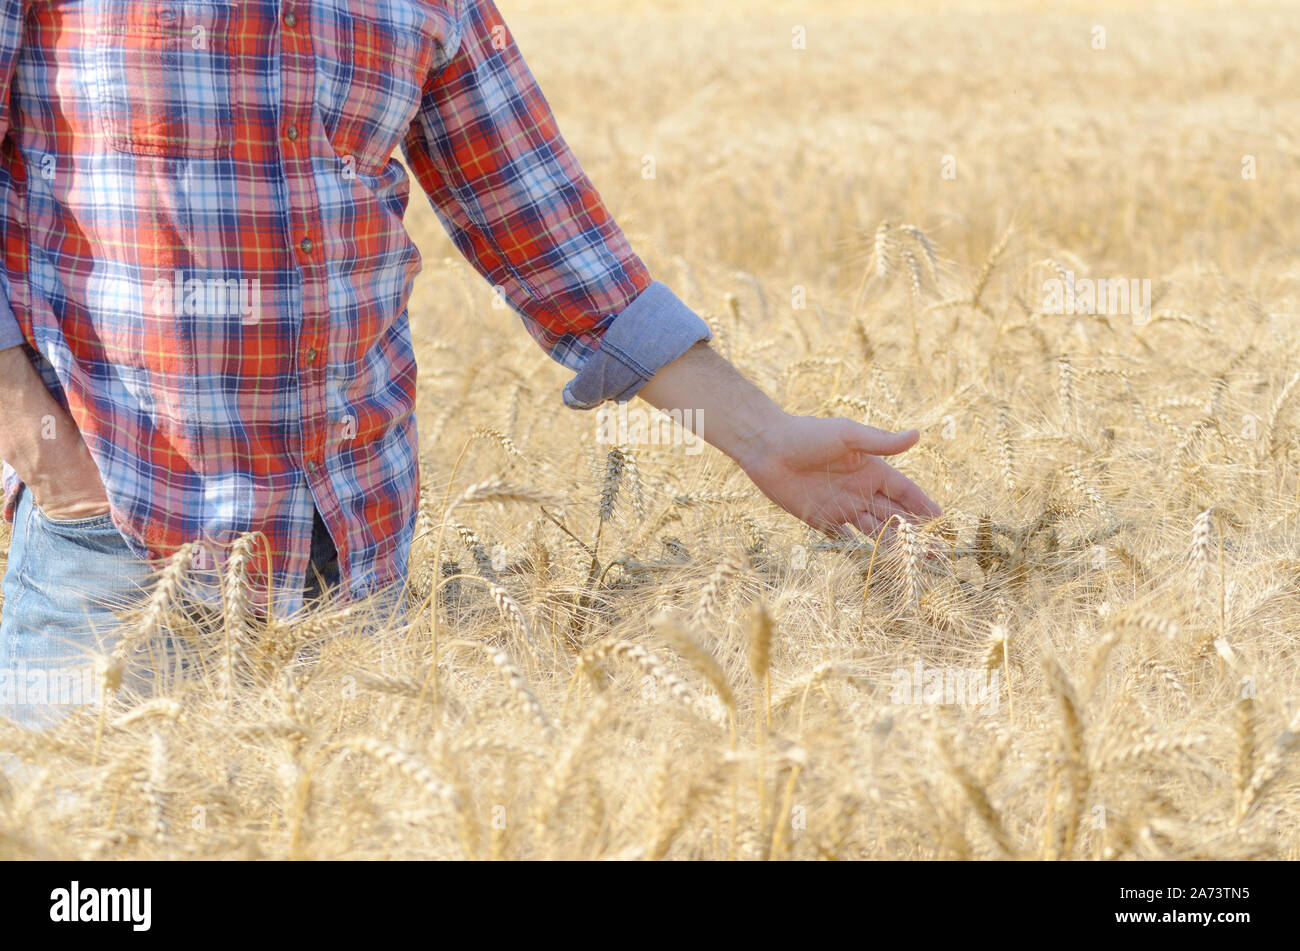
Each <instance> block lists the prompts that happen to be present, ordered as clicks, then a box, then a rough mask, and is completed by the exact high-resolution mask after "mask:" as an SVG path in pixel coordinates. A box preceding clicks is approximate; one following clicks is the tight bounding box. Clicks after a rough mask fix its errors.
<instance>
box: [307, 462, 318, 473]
mask: <svg viewBox="0 0 1300 951" xmlns="http://www.w3.org/2000/svg"><path fill="white" fill-rule="evenodd" d="M307 471H308V472H315V471H316V460H315V459H308V460H307Z"/></svg>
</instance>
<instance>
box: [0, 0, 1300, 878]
mask: <svg viewBox="0 0 1300 951" xmlns="http://www.w3.org/2000/svg"><path fill="white" fill-rule="evenodd" d="M500 6H501V8H502V10H503V12H504V14H505V16H506V19H507V22H508V23H509V24H510V25H511V27H512V29H513V31H514V33H515V36H516V38H517V40H518V42H519V44H520V45H521V47H522V49H523V51H524V54H525V57H526V58H527V59H528V61H529V63H530V65H531V66H532V68H533V71H534V73H535V74H536V76H537V77H538V79H539V81H540V83H541V86H542V88H543V90H544V91H545V92H546V95H547V97H548V99H549V101H550V102H551V104H552V106H553V108H554V110H555V112H556V114H557V117H558V119H559V123H560V127H561V129H562V130H563V132H564V133H565V135H566V137H567V139H568V140H569V142H570V143H571V144H572V146H573V147H574V149H575V150H576V152H577V154H578V155H579V157H580V159H581V161H582V164H583V167H584V169H585V170H586V171H587V173H588V174H589V175H590V176H591V178H592V179H593V181H594V182H595V183H596V185H597V187H598V188H599V189H600V191H601V193H602V195H603V197H604V198H605V199H606V201H607V203H608V204H609V206H610V208H611V210H612V211H613V212H614V214H615V217H616V218H617V219H618V220H619V221H620V223H621V224H622V225H623V227H624V230H625V231H626V232H627V233H628V235H629V237H630V238H631V240H632V243H633V245H634V247H635V248H636V249H637V250H638V251H639V252H640V253H641V254H642V256H643V257H644V258H645V260H646V261H647V263H648V264H649V266H650V268H651V270H652V272H653V273H654V274H655V275H656V276H657V277H658V278H660V279H661V280H664V281H666V282H667V283H669V284H670V285H672V286H673V287H674V288H675V289H676V290H677V291H678V292H679V293H680V294H681V295H682V296H683V297H684V298H685V299H686V300H687V302H688V303H690V304H691V305H692V306H694V307H695V308H696V309H697V310H698V311H699V312H700V313H701V314H702V315H704V316H706V318H707V319H708V320H709V321H710V323H711V324H712V325H713V326H714V328H715V332H716V340H715V345H716V346H717V347H718V348H719V349H720V350H721V352H723V353H724V354H726V355H728V356H729V357H730V358H731V359H732V360H733V361H734V362H736V363H737V365H739V366H740V367H741V368H742V370H744V371H745V372H746V373H747V374H749V375H750V376H752V377H753V378H754V379H755V380H756V381H757V382H759V383H760V385H762V386H763V387H764V388H765V389H766V390H767V391H768V392H769V393H771V394H772V395H773V396H775V397H776V398H777V399H779V400H781V401H782V402H783V403H784V405H785V406H786V407H787V409H789V410H790V411H792V412H798V413H806V414H820V415H843V416H851V417H854V418H857V419H860V420H863V421H866V422H869V423H872V424H873V425H877V426H882V427H886V428H896V429H905V428H909V427H912V426H915V427H917V428H920V429H921V430H922V433H923V436H922V443H921V445H920V446H919V447H918V448H916V449H915V450H913V451H911V452H909V453H908V454H907V455H905V456H903V457H901V460H900V461H899V463H898V464H899V466H900V467H901V468H902V469H903V470H904V471H905V472H906V473H907V474H908V475H909V476H911V477H912V478H913V479H915V480H916V481H917V482H919V483H920V484H921V485H922V486H923V487H925V488H926V489H927V490H928V491H929V492H930V494H931V495H932V496H933V497H934V498H935V499H936V500H937V501H939V503H940V504H941V505H942V506H943V507H944V508H945V511H946V515H945V517H944V519H943V520H942V521H941V522H940V523H938V524H935V525H932V526H929V527H928V528H927V529H926V530H925V531H924V532H917V533H911V534H905V535H904V537H903V539H902V542H901V543H900V544H898V545H895V546H891V547H884V546H882V547H881V548H880V549H879V550H876V549H875V548H874V546H873V545H872V544H871V540H870V539H862V540H861V541H860V543H859V544H854V545H840V546H832V545H830V544H829V543H827V542H826V541H825V540H820V539H818V538H817V537H815V536H813V535H812V534H810V533H809V532H808V531H806V530H805V529H804V528H803V527H802V526H801V525H799V524H798V523H797V522H795V521H794V520H793V519H791V518H790V517H788V516H786V515H784V514H783V513H781V512H780V511H778V510H776V509H775V508H774V507H773V506H771V505H770V504H769V503H767V502H766V500H764V499H763V498H762V497H761V496H760V495H759V493H758V492H757V490H755V489H754V488H753V487H752V486H751V485H750V484H749V483H748V481H747V480H746V479H745V478H744V476H743V475H742V474H741V473H740V472H739V471H738V470H737V469H736V468H735V467H734V466H733V465H732V464H731V463H730V462H729V461H728V460H727V459H725V458H724V457H722V456H720V455H719V454H717V453H715V452H713V451H712V450H708V449H706V450H705V451H704V452H702V453H700V454H698V455H696V454H690V453H687V452H685V451H684V447H683V446H682V445H680V444H678V445H667V446H653V445H630V446H625V447H622V448H621V450H620V452H619V453H618V454H616V455H614V457H613V458H611V453H610V449H611V447H610V446H608V445H604V444H601V443H599V442H598V441H597V420H596V416H595V414H593V413H585V414H584V413H576V412H574V411H570V410H567V409H565V408H564V407H563V406H562V405H561V403H560V400H559V391H560V388H561V387H562V386H563V384H564V383H565V382H566V380H567V379H568V377H569V375H570V374H568V373H567V372H565V371H563V370H562V369H561V368H559V367H557V366H555V365H553V364H551V363H550V362H549V361H547V360H546V358H545V357H544V356H543V355H542V354H541V353H540V351H538V350H537V349H536V347H535V345H534V344H533V343H532V341H531V340H530V339H529V338H528V336H527V334H526V333H525V332H524V331H523V330H522V328H521V327H520V325H519V322H518V320H517V318H515V317H514V316H513V315H512V314H510V313H509V312H507V311H505V310H502V309H499V308H497V307H494V306H493V300H492V294H491V289H490V288H489V287H488V286H487V285H486V284H485V282H483V281H482V280H481V279H480V278H479V277H478V276H477V275H476V274H474V273H473V272H472V271H471V270H470V269H469V267H468V265H466V264H465V263H464V262H463V261H462V260H461V259H460V258H459V256H458V255H457V254H456V252H455V250H454V248H453V247H452V246H451V244H450V243H449V242H448V241H447V239H446V238H445V236H444V235H443V233H442V230H441V228H440V227H439V225H438V223H437V221H436V219H435V218H434V216H433V214H432V212H431V211H430V209H429V207H428V205H427V202H426V201H425V199H424V198H423V196H422V195H420V194H419V192H418V188H413V194H412V199H411V210H410V212H409V217H408V220H409V223H410V227H411V228H412V230H413V232H414V234H415V235H416V236H417V238H418V241H419V244H420V247H421V250H422V252H423V255H424V261H425V269H424V272H423V273H422V275H421V276H420V278H419V281H418V283H417V287H416V291H415V294H414V297H413V302H412V306H411V318H412V324H413V328H414V332H415V337H416V340H417V349H418V354H419V357H420V366H421V374H422V376H421V384H420V386H421V390H420V399H421V407H420V426H421V439H422V450H423V455H424V462H423V476H424V486H425V498H424V501H423V504H422V513H421V519H422V522H421V525H422V535H421V537H420V539H419V540H418V541H417V544H416V550H415V551H414V553H413V558H414V564H415V569H414V574H413V591H412V596H411V597H412V603H413V604H414V605H416V606H417V610H420V607H419V606H420V605H423V604H427V602H428V599H429V598H430V595H431V592H432V590H433V585H434V582H435V580H436V579H445V583H444V584H443V586H442V588H441V596H440V597H439V610H438V623H437V626H438V630H437V633H436V637H435V636H434V632H432V631H431V629H430V628H431V625H430V612H429V611H428V610H427V608H426V609H423V610H420V613H419V618H420V620H419V622H418V624H417V626H416V628H415V629H414V631H413V632H411V633H410V634H400V635H399V634H388V635H380V636H362V635H360V634H359V633H357V632H356V630H355V628H356V622H357V617H356V615H355V613H349V611H348V609H346V608H341V609H337V610H333V611H327V612H324V613H322V614H321V615H319V616H317V617H315V618H312V619H309V620H307V621H305V622H301V623H288V622H281V623H277V624H275V625H273V626H272V627H271V628H270V629H264V630H252V629H250V628H249V627H248V622H247V621H246V620H244V619H243V618H242V617H235V618H234V619H230V618H228V619H227V621H226V624H225V629H224V630H223V631H222V632H219V636H217V637H216V638H215V639H214V640H213V642H212V645H211V650H210V657H211V676H204V677H201V678H199V679H198V680H197V681H190V682H186V683H182V684H168V685H164V692H165V694H166V697H165V698H164V699H158V700H154V701H151V702H149V703H147V704H145V705H143V706H140V705H138V704H133V703H132V702H130V701H129V700H128V699H126V698H117V699H114V700H113V701H112V702H111V703H110V704H109V706H108V707H107V708H106V709H105V710H104V711H103V712H102V713H101V711H98V710H88V711H85V712H83V713H79V714H77V715H75V716H73V717H72V718H70V719H69V720H68V721H67V722H66V723H65V724H64V726H63V727H61V728H60V729H59V730H57V731H55V732H53V733H51V734H49V735H47V736H35V735H29V734H26V733H23V732H22V731H18V730H16V729H9V730H8V731H7V732H4V733H3V735H2V736H0V743H3V744H4V749H5V750H7V751H9V752H11V753H12V754H15V755H16V756H17V757H18V758H20V759H21V760H23V761H24V763H25V767H24V769H23V770H22V771H21V772H20V773H15V774H14V775H13V776H11V778H10V779H9V780H8V781H7V783H6V785H5V787H4V788H3V789H0V856H5V857H51V858H53V857H78V856H86V857H89V856H100V857H141V858H145V857H268V858H281V857H288V856H293V857H304V858H336V857H349V858H379V857H394V858H398V857H400V858H415V857H429V858H435V857H436V858H443V857H447V858H458V857H472V858H547V857H557V858H558V857H564V858H575V857H580V858H608V857H617V858H681V859H685V858H714V859H716V858H741V859H751V858H797V859H817V858H829V859H855V858H916V859H926V858H991V857H1020V858H1037V857H1046V858H1094V859H1133V858H1137V859H1142V858H1165V857H1171V858H1232V857H1247V856H1249V857H1281V858H1294V857H1296V854H1297V850H1298V849H1300V837H1298V835H1297V828H1298V827H1300V821H1298V820H1300V778H1298V774H1297V770H1296V763H1295V760H1296V752H1297V750H1296V747H1297V746H1300V674H1298V673H1297V667H1296V657H1297V651H1296V645H1297V634H1296V631H1297V624H1298V623H1300V587H1298V583H1300V554H1298V553H1297V551H1296V542H1297V538H1298V533H1297V525H1298V523H1297V517H1298V516H1300V480H1298V479H1297V475H1296V470H1295V457H1296V452H1297V449H1300V445H1298V444H1297V437H1298V436H1300V429H1298V428H1297V424H1298V423H1300V412H1298V411H1300V406H1297V402H1298V401H1297V399H1296V397H1297V396H1298V395H1300V389H1298V388H1297V384H1298V382H1300V350H1298V348H1297V334H1296V332H1295V327H1296V325H1297V324H1296V322H1297V320H1298V319H1300V300H1298V298H1297V293H1298V291H1300V266H1298V265H1300V257H1298V256H1297V251H1298V250H1300V223H1298V222H1300V214H1298V212H1300V207H1298V195H1300V188H1298V187H1297V185H1298V183H1300V140H1297V138H1296V135H1297V133H1296V129H1295V125H1294V122H1293V121H1288V120H1289V119H1291V118H1292V117H1294V116H1295V115H1296V113H1297V108H1296V107H1297V101H1296V100H1297V97H1298V96H1300V66H1297V61H1296V59H1295V57H1294V56H1293V55H1291V54H1292V52H1293V51H1294V50H1295V49H1296V47H1297V41H1298V40H1300V12H1298V11H1297V9H1296V7H1295V6H1294V5H1282V4H1242V3H1233V4H1200V3H1191V4H1186V3H1180V4H1169V5H1136V4H1104V3H1103V4H1096V3H1088V4H1086V5H1085V4H1075V3H1065V4H1061V3H1050V4H1049V3H1043V4H1028V3H973V2H971V3H963V2H953V3H933V2H925V0H921V2H909V3H906V4H902V3H873V4H870V5H864V4H860V3H850V2H842V0H823V2H818V3H816V4H796V3H775V2H764V0H751V2H738V0H737V2H725V3H722V2H699V3H694V2H693V3H681V2H660V3H656V4H652V5H642V6H640V7H634V8H629V7H627V6H626V5H624V4H616V3H613V2H610V0H570V2H568V3H566V4H564V5H563V11H562V12H556V10H555V6H556V5H555V4H553V3H548V4H543V3H541V2H534V0H500ZM1097 26H1100V27H1103V28H1104V30H1105V49H1103V50H1098V49H1094V47H1093V40H1094V35H1095V34H1094V28H1095V27H1097ZM800 27H801V28H803V29H804V35H805V37H806V48H804V49H794V48H792V39H793V38H794V36H795V30H796V28H800ZM1247 156H1250V157H1253V166H1254V169H1255V176H1254V177H1253V178H1244V177H1243V167H1244V166H1243V161H1244V159H1245V157H1247ZM648 162H651V163H652V164H653V170H654V175H653V177H652V178H648V177H646V175H645V170H646V169H647V167H648V164H647V163H648ZM945 168H948V169H952V170H955V176H953V177H948V178H945V177H944V175H943V172H944V170H945ZM908 226H910V228H911V229H913V230H908ZM1067 271H1068V272H1073V274H1074V276H1075V277H1076V278H1093V279H1096V278H1123V279H1133V278H1136V279H1149V280H1150V281H1151V285H1152V288H1153V290H1152V295H1153V298H1154V299H1153V306H1152V311H1153V313H1152V315H1151V319H1150V320H1149V321H1146V322H1142V321H1135V320H1134V319H1133V318H1132V317H1129V316H1122V315H1121V316H1116V315H1111V316H1109V317H1103V316H1060V315H1052V314H1043V313H1042V312H1041V309H1042V302H1043V285H1044V281H1046V280H1048V279H1050V278H1052V277H1055V276H1057V275H1059V274H1061V273H1063V272H1067ZM797 289H802V291H798V290H797ZM493 479H499V480H500V484H494V485H489V486H488V487H487V488H481V489H479V490H478V491H477V493H476V494H478V495H481V496H484V497H485V500H484V501H474V500H473V499H474V494H471V496H470V497H469V498H468V499H467V500H465V501H464V502H462V504H459V505H455V506H453V505H452V504H451V502H452V501H454V500H456V499H457V498H458V497H462V496H463V493H464V492H465V490H466V488H467V487H468V486H471V485H473V484H478V483H481V482H484V481H485V480H493ZM505 487H509V488H505ZM543 495H545V496H547V498H546V499H544V500H541V501H539V499H541V496H543ZM512 496H513V498H510V497H512ZM503 499H504V500H503ZM927 553H928V554H930V555H932V556H933V557H925V555H926V554H927ZM143 640H144V639H143V638H136V641H135V642H133V643H134V646H133V649H135V647H139V648H140V650H141V651H143V648H144V646H147V645H144V644H143ZM435 641H436V644H437V658H436V662H434V659H433V658H434V654H433V650H434V648H433V645H434V643H435ZM313 644H319V645H321V646H319V656H317V650H316V648H314V647H313V646H312V645H313ZM918 664H919V665H921V667H922V668H923V669H926V670H939V671H978V672H980V673H981V674H985V673H988V674H991V673H992V672H996V673H997V674H998V677H999V680H998V681H997V685H998V686H997V692H996V694H995V695H994V696H995V702H994V703H992V704H989V703H981V704H978V705H976V704H951V703H950V704H928V703H920V704H915V703H907V702H900V699H899V696H898V694H897V692H896V691H895V690H894V687H895V683H896V679H897V672H898V671H900V670H901V671H908V672H910V671H912V670H914V669H916V667H917V665H918ZM223 671H226V672H230V675H229V676H227V677H226V678H225V679H223V677H222V672H223Z"/></svg>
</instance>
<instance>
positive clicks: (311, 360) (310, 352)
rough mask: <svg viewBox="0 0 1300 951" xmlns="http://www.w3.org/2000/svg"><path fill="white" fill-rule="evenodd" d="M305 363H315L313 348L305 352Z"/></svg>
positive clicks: (314, 349) (314, 350)
mask: <svg viewBox="0 0 1300 951" xmlns="http://www.w3.org/2000/svg"><path fill="white" fill-rule="evenodd" d="M307 362H308V363H315V362H316V348H315V347H312V348H311V349H309V350H308V351H307Z"/></svg>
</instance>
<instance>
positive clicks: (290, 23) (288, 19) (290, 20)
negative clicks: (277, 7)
mask: <svg viewBox="0 0 1300 951" xmlns="http://www.w3.org/2000/svg"><path fill="white" fill-rule="evenodd" d="M297 22H298V18H297V17H296V16H294V15H293V14H292V13H286V14H285V15H284V25H285V26H287V27H288V28H289V29H291V30H292V29H293V28H294V26H295V25H296V24H297Z"/></svg>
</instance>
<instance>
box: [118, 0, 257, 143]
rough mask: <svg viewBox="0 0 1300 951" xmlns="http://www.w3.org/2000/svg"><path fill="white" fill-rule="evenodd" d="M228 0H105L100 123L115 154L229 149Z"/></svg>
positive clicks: (231, 13) (230, 25)
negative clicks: (199, 0) (201, 0)
mask: <svg viewBox="0 0 1300 951" xmlns="http://www.w3.org/2000/svg"><path fill="white" fill-rule="evenodd" d="M234 18H235V6H234V4H233V2H229V0H204V2H190V0H184V2H181V0H106V2H105V4H104V13H103V15H102V19H101V20H100V22H99V24H98V26H97V31H98V36H97V44H96V56H97V61H96V67H97V73H98V88H99V108H100V123H101V128H102V129H103V132H104V135H105V137H106V138H107V139H108V142H109V144H111V145H112V146H113V148H114V149H116V150H117V151H119V152H129V153H132V154H136V155H161V156H175V157H182V158H184V157H196V158H198V157H217V156H222V155H227V154H229V153H230V150H231V146H232V144H233V141H234V120H233V117H232V110H231V102H230V92H231V90H230V69H231V63H230V52H229V50H228V48H227V36H228V35H229V34H230V32H231V30H232V29H233V26H234V23H233V21H234Z"/></svg>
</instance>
